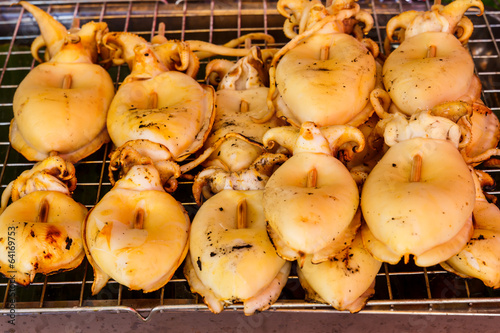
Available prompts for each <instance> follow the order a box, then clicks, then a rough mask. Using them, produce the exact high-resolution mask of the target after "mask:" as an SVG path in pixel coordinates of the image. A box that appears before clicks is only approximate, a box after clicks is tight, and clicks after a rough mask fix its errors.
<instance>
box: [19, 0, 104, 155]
mask: <svg viewBox="0 0 500 333" xmlns="http://www.w3.org/2000/svg"><path fill="white" fill-rule="evenodd" d="M20 4H21V5H22V6H23V7H24V8H25V9H26V10H27V11H29V12H30V13H31V14H33V16H34V17H35V19H36V20H37V22H38V24H39V26H40V30H41V33H42V35H41V37H39V38H37V39H36V40H35V42H34V43H33V44H32V54H33V56H34V57H35V58H36V59H37V60H39V61H42V59H41V58H39V56H38V49H39V48H40V47H41V46H46V55H47V56H46V58H47V59H48V61H47V62H44V63H42V64H40V65H38V66H36V67H35V68H33V69H32V70H31V71H30V72H29V73H28V75H27V76H26V77H25V78H24V79H23V81H22V82H21V83H20V84H19V87H18V88H17V89H16V92H15V94H14V100H13V106H12V107H13V111H14V118H13V119H12V121H11V126H10V132H9V139H10V142H11V144H12V147H13V148H14V149H16V150H17V151H19V152H20V153H21V154H22V155H23V156H24V157H26V158H27V159H28V160H31V161H41V160H43V159H44V158H46V157H48V156H50V155H54V154H58V155H60V156H61V157H63V158H64V159H65V160H67V161H70V162H73V163H74V162H77V161H79V160H81V159H82V158H85V157H86V156H88V155H90V154H92V153H93V152H95V151H96V150H98V149H99V148H100V147H101V146H102V145H103V144H104V143H106V142H108V141H109V136H108V132H107V130H106V115H107V111H108V107H109V105H110V103H111V100H112V98H113V96H114V85H113V81H112V80H111V78H110V76H109V74H108V72H107V71H106V70H105V69H104V68H102V67H101V66H99V65H97V64H96V62H97V58H98V47H99V45H98V44H99V40H100V36H101V35H102V34H103V33H105V32H106V31H107V29H108V28H107V25H106V24H105V23H103V22H99V23H96V22H89V23H87V24H85V25H83V26H82V27H81V29H76V28H74V29H70V30H67V29H66V28H65V27H64V26H63V25H62V24H61V23H59V22H58V21H56V20H55V19H54V18H52V17H51V16H50V15H49V14H47V13H46V12H44V11H43V10H41V9H39V8H37V7H35V6H33V5H31V4H29V3H28V2H25V1H21V2H20Z"/></svg>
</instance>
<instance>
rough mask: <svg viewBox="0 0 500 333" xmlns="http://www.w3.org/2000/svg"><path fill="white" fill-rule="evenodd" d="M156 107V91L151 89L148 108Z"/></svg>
mask: <svg viewBox="0 0 500 333" xmlns="http://www.w3.org/2000/svg"><path fill="white" fill-rule="evenodd" d="M157 107H158V93H157V92H156V91H153V92H152V93H151V94H149V99H148V109H156V108H157Z"/></svg>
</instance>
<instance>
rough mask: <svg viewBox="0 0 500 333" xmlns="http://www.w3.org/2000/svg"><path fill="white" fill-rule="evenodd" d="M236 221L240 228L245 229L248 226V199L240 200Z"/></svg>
mask: <svg viewBox="0 0 500 333" xmlns="http://www.w3.org/2000/svg"><path fill="white" fill-rule="evenodd" d="M236 221H237V225H236V226H237V228H238V229H245V228H246V227H247V200H246V199H242V200H240V201H239V202H238V207H237V208H236Z"/></svg>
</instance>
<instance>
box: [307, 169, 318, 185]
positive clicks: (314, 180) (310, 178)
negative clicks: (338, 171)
mask: <svg viewBox="0 0 500 333" xmlns="http://www.w3.org/2000/svg"><path fill="white" fill-rule="evenodd" d="M317 184H318V171H317V170H316V168H313V169H312V170H311V171H309V172H308V173H307V181H306V187H316V185H317Z"/></svg>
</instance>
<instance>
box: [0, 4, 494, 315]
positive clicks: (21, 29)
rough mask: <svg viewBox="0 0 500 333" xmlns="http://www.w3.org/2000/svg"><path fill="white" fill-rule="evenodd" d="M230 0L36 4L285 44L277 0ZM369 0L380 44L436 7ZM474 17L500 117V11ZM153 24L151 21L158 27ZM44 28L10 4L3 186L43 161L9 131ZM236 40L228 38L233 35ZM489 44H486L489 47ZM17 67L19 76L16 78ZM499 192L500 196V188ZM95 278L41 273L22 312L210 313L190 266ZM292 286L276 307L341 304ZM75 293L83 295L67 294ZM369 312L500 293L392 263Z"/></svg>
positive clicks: (0, 32)
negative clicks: (156, 280) (145, 283)
mask: <svg viewBox="0 0 500 333" xmlns="http://www.w3.org/2000/svg"><path fill="white" fill-rule="evenodd" d="M227 2H228V1H220V2H218V3H216V1H215V0H210V1H182V2H181V3H180V4H173V3H172V2H167V1H149V0H148V1H122V0H108V1H105V2H99V1H72V2H68V1H50V2H46V1H32V3H33V4H35V5H37V6H40V7H42V8H45V9H46V10H47V11H48V12H49V13H51V14H53V15H57V16H56V17H57V18H58V19H60V20H61V21H62V22H63V23H64V24H68V25H69V24H70V22H71V21H72V20H73V19H74V18H75V17H78V16H80V15H81V16H82V17H81V19H82V21H83V20H98V21H106V22H108V21H113V22H115V21H119V22H120V24H121V30H122V31H130V32H134V33H138V34H141V35H143V36H152V35H153V34H154V33H155V30H156V27H157V25H158V23H159V22H166V23H167V29H166V34H167V36H170V35H171V36H178V38H180V39H183V40H184V39H191V36H193V35H195V36H198V35H204V36H205V38H206V40H207V41H211V42H217V41H218V39H220V38H221V37H220V36H219V35H228V34H231V33H234V31H235V29H234V24H229V23H227V22H221V21H225V20H226V21H231V22H234V21H235V22H236V27H237V29H236V34H237V36H241V35H242V34H243V33H247V32H251V31H261V32H266V33H271V34H273V36H275V37H276V44H275V45H273V46H274V47H280V46H283V45H284V44H285V43H286V42H287V41H288V39H286V38H285V37H284V35H283V34H282V22H283V18H281V16H280V15H279V14H278V13H277V11H276V9H275V8H276V1H272V0H262V1H252V0H238V1H237V2H232V1H230V3H229V4H228V3H227ZM359 3H360V5H361V7H362V8H366V9H370V10H371V11H372V14H373V16H374V19H375V26H374V29H372V32H371V33H370V35H369V37H371V38H372V39H373V40H375V41H377V42H378V43H379V46H380V47H381V49H382V46H383V45H382V43H383V37H384V36H385V23H386V22H387V20H388V18H390V17H392V16H394V15H397V14H398V13H400V12H402V11H405V10H408V9H410V8H411V9H417V10H427V9H429V8H430V7H431V3H430V2H429V1H428V0H426V1H413V2H411V3H410V2H406V1H383V0H380V1H376V0H364V1H359ZM47 4H48V5H47ZM166 8H167V9H166ZM87 11H88V12H87ZM473 14H474V13H468V15H469V17H470V18H471V19H472V20H473V22H474V23H475V33H474V34H473V36H472V38H471V40H470V42H469V48H470V50H471V53H472V54H473V57H474V60H475V61H476V64H478V63H479V65H480V66H477V68H476V69H477V74H478V75H479V77H480V78H481V81H482V82H483V84H484V90H483V96H484V100H485V103H486V104H487V105H488V106H489V107H490V108H491V109H492V110H493V111H495V112H496V113H497V114H498V113H499V112H500V98H499V93H500V87H499V86H498V85H499V84H498V83H497V82H499V81H500V66H499V63H498V59H499V55H500V51H499V46H498V38H497V37H496V35H498V31H499V30H500V12H499V11H493V10H487V11H486V13H485V14H484V15H483V16H482V17H481V18H479V19H478V18H475V16H473ZM234 16H235V20H234V19H233V17H234ZM179 19H180V20H179ZM138 20H140V21H142V23H143V24H142V25H141V26H138V23H137V21H138ZM172 20H176V21H175V22H177V23H178V25H169V24H168V22H170V21H172ZM144 21H146V22H144ZM197 21H199V22H197ZM147 22H150V23H151V24H150V25H148V24H147ZM207 22H208V23H207ZM12 27H13V29H11V28H12ZM114 30H118V29H114ZM37 35H38V30H37V27H36V24H35V23H34V21H33V19H32V18H31V17H30V15H29V14H28V13H26V12H25V11H24V10H23V9H22V8H20V7H18V8H13V7H11V2H3V1H2V2H0V45H2V44H6V45H7V49H6V50H4V49H3V48H0V62H3V64H1V65H0V67H2V71H1V72H0V154H2V155H3V156H4V157H3V158H1V157H0V161H1V162H2V164H1V171H0V190H3V189H4V188H5V187H6V185H7V184H8V183H9V182H10V181H11V180H13V179H14V178H16V177H17V176H18V175H19V174H20V173H21V172H22V171H23V170H26V169H29V168H31V167H32V166H33V163H30V162H26V160H25V159H24V158H23V157H22V156H20V155H19V154H18V153H17V152H16V151H15V150H13V149H11V147H10V144H9V142H8V137H7V136H6V134H5V133H8V126H9V122H10V119H11V118H12V101H11V99H9V98H8V97H9V96H10V95H12V94H13V91H14V90H15V88H16V87H17V85H18V84H19V82H20V80H21V79H22V77H24V75H25V74H26V73H27V72H28V71H29V70H30V69H31V68H33V66H35V65H36V63H35V61H34V60H33V59H31V55H30V52H29V44H30V43H31V41H32V40H33V39H34V38H35V37H36V36H37ZM237 36H232V37H231V38H234V37H237ZM231 38H226V39H225V40H224V41H226V40H229V39H231ZM485 45H486V50H484V48H485ZM16 58H22V59H24V60H23V61H22V62H21V63H19V64H17V63H15V64H13V59H16ZM26 58H29V59H30V60H26ZM126 73H127V71H126V69H125V68H121V67H118V68H116V70H115V72H114V79H115V82H116V87H118V85H119V83H120V80H121V78H123V77H125V75H126ZM16 74H17V75H18V77H16V78H11V76H15V75H16ZM2 133H3V134H2ZM110 149H111V147H110V146H109V145H108V146H105V147H104V148H102V149H101V150H100V151H99V152H97V153H95V154H93V155H92V156H90V157H89V158H87V159H85V160H84V161H82V162H80V163H79V164H78V165H77V166H76V167H77V177H78V178H79V182H78V184H77V191H75V196H74V198H75V200H77V201H80V202H82V203H83V204H85V205H86V206H87V207H88V208H92V207H93V206H94V205H95V204H96V203H97V202H98V201H99V199H100V198H101V197H102V195H103V194H104V193H105V192H106V191H107V190H109V188H110V186H111V184H110V183H109V181H108V180H107V178H106V177H105V174H106V171H105V170H106V168H107V163H108V162H109V161H108V160H107V156H108V153H109V151H110ZM88 169H91V170H98V171H97V174H96V175H95V177H94V178H92V177H91V178H92V179H86V178H88V177H84V178H80V176H79V175H80V174H84V173H85V172H86V171H87V170H88ZM490 173H491V174H492V175H493V177H494V178H495V179H496V180H497V179H498V176H499V175H500V174H499V173H498V170H493V171H490ZM80 179H82V180H80ZM190 185H191V183H190V182H189V181H186V182H181V183H180V184H179V187H180V188H183V189H184V190H189V189H190ZM87 191H90V192H93V194H94V195H93V196H92V198H88V197H86V196H84V194H85V193H86V192H87ZM489 193H490V194H493V195H497V196H498V195H500V192H499V191H490V192H489ZM82 198H85V199H82ZM79 199H80V200H79ZM182 203H183V205H184V206H185V207H186V209H187V210H188V211H189V213H190V214H191V217H192V216H193V214H194V213H195V211H196V204H195V203H194V201H193V200H187V201H186V200H185V201H183V202H182ZM92 279H93V277H92V267H90V266H89V264H88V262H87V261H86V260H85V261H84V263H83V264H82V265H81V266H80V267H79V268H77V269H76V270H74V271H71V272H65V273H60V274H56V275H52V276H48V277H43V276H37V278H36V279H35V281H34V283H32V285H30V287H27V288H24V287H19V286H17V287H16V288H17V289H16V298H17V299H16V306H17V309H16V312H18V313H54V312H57V313H61V312H86V311H88V312H90V311H96V310H98V311H113V312H120V311H132V312H135V313H136V314H138V316H139V317H140V318H142V319H143V320H148V319H149V318H150V317H151V315H152V314H153V313H155V312H162V311H186V310H190V311H192V310H196V311H203V310H207V308H206V306H205V305H204V303H203V302H202V300H201V299H200V297H198V295H192V294H191V293H190V292H189V287H188V286H187V282H186V280H185V279H184V278H183V276H182V273H181V272H177V273H176V274H175V275H174V278H173V279H172V280H171V281H170V282H169V283H168V284H167V285H166V286H165V287H163V288H161V289H160V290H159V291H158V292H154V293H151V294H143V293H139V292H130V291H128V290H126V288H123V287H122V286H121V285H119V284H118V283H116V282H114V281H110V282H109V283H108V285H107V287H106V288H105V290H104V291H103V292H101V293H100V294H99V295H97V297H92V296H90V292H89V290H90V285H91V284H92ZM415 280H418V289H420V290H419V292H418V295H414V294H413V293H411V292H409V290H408V289H409V288H414V286H412V284H411V283H412V282H414V281H415ZM408 281H410V282H408ZM436 285H438V286H439V285H444V287H442V286H441V288H437V287H436ZM11 287H12V286H11V282H10V280H8V279H6V278H4V277H2V278H0V294H1V293H2V292H3V293H4V299H3V304H2V307H1V309H0V313H2V314H8V313H9V290H11ZM285 291H286V292H285V293H284V295H282V297H281V298H280V300H279V301H278V302H277V303H276V304H275V305H273V307H272V308H271V309H272V310H274V311H326V312H334V311H336V310H334V309H333V308H331V307H330V306H329V305H325V304H313V303H306V302H304V301H303V298H300V297H301V296H303V294H302V292H301V288H300V286H299V283H298V279H297V277H296V275H292V276H291V277H290V278H289V283H288V286H287V287H286V288H285ZM287 292H288V294H287ZM65 294H75V295H76V296H75V297H67V298H65ZM241 308H242V307H241V305H239V304H235V305H232V306H230V307H229V308H228V309H234V310H241ZM362 311H363V312H370V313H372V312H373V313H393V314H394V313H412V314H450V313H454V314H463V315H482V314H487V315H500V293H499V292H497V291H494V290H491V289H490V288H486V287H485V286H484V285H483V284H482V283H481V282H478V281H477V280H465V279H461V278H458V277H456V276H454V275H452V274H451V273H448V272H446V271H444V270H442V269H441V268H440V267H430V268H426V269H422V268H418V267H414V266H412V265H411V264H408V265H396V266H393V265H388V264H384V265H383V268H382V269H381V271H380V272H379V274H378V275H377V284H376V294H375V296H374V297H373V298H372V299H371V300H369V301H368V303H367V306H366V307H365V309H363V310H362Z"/></svg>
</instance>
